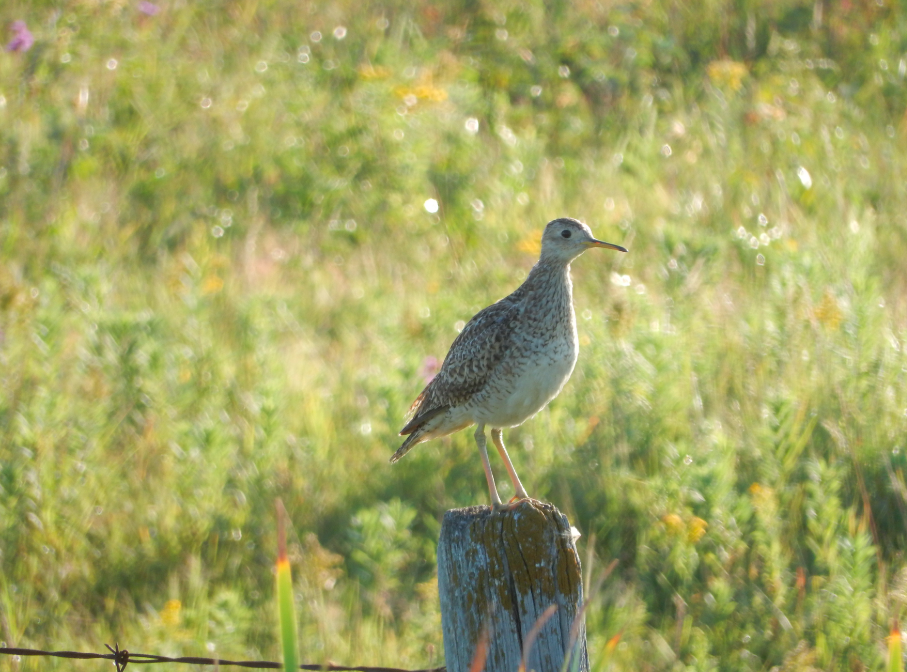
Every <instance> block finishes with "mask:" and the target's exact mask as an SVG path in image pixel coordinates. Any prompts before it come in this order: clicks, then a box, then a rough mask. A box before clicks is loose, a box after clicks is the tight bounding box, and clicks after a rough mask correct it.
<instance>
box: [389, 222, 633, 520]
mask: <svg viewBox="0 0 907 672" xmlns="http://www.w3.org/2000/svg"><path fill="white" fill-rule="evenodd" d="M593 247H601V248H606V249H610V250H618V251H620V252H626V251H627V249H626V248H625V247H621V246H620V245H615V244H613V243H606V242H604V241H601V240H597V239H596V238H595V237H594V236H593V235H592V231H591V229H590V228H589V227H588V226H587V225H586V224H584V223H583V222H580V221H578V220H576V219H573V218H570V217H560V218H558V219H555V220H552V221H550V222H548V224H547V225H546V226H545V230H544V232H543V233H542V249H541V255H540V256H539V260H538V262H537V263H536V264H535V266H533V268H532V270H531V271H530V272H529V275H528V276H527V277H526V280H525V281H524V282H523V284H522V285H520V286H519V288H517V290H516V291H514V292H513V293H512V294H510V295H509V296H506V297H504V298H503V299H501V300H500V301H498V302H497V303H494V304H492V305H490V306H488V307H487V308H485V309H483V310H481V311H479V312H478V313H477V314H476V315H475V317H473V318H472V319H471V320H470V321H469V322H468V323H466V325H465V326H464V327H463V329H462V330H461V331H460V334H459V335H458V336H457V337H456V339H454V342H453V344H452V345H451V346H450V351H449V352H448V353H447V356H446V357H445V358H444V362H443V363H442V364H441V368H440V370H439V371H438V373H437V375H435V377H434V378H433V379H432V380H431V381H430V382H429V383H428V384H427V385H426V386H425V389H423V390H422V392H421V394H419V396H418V397H416V400H415V401H414V402H413V403H412V406H410V409H409V412H408V413H407V415H406V419H407V420H408V421H407V422H406V425H405V426H404V427H403V429H401V430H400V436H406V440H405V441H404V442H403V445H401V446H400V448H399V449H398V450H397V452H395V453H394V455H393V457H391V458H390V461H391V463H394V462H397V461H398V460H399V459H400V458H401V457H403V456H404V455H405V454H406V453H407V452H409V450H410V449H411V448H413V447H414V446H416V445H418V444H420V443H423V442H425V441H430V440H432V439H437V438H440V437H443V436H447V435H449V434H453V433H454V432H458V431H460V430H462V429H466V428H467V427H470V426H472V425H477V429H476V431H475V441H476V445H477V447H478V449H479V455H480V456H481V458H482V466H483V468H484V470H485V479H486V481H487V482H488V492H489V495H490V497H491V505H492V509H493V510H495V511H499V510H502V509H506V508H507V506H508V505H505V504H502V503H501V498H500V496H499V494H498V491H497V488H496V486H495V481H494V475H493V474H492V471H491V464H490V462H489V460H488V449H487V442H488V437H487V436H486V434H485V428H486V427H488V428H490V429H491V440H492V442H493V443H494V446H495V448H496V449H497V451H498V453H499V454H500V456H501V459H502V460H503V461H504V466H505V467H506V468H507V473H508V475H509V476H510V481H511V482H512V483H513V487H514V490H515V495H514V497H513V499H512V500H511V502H510V503H513V502H516V501H520V500H524V499H529V495H528V494H527V493H526V489H525V488H524V487H523V484H522V483H521V482H520V478H519V476H518V475H517V473H516V470H515V469H514V467H513V463H512V462H511V461H510V456H509V455H508V454H507V449H506V448H505V447H504V441H503V430H504V429H505V428H510V427H517V426H519V425H521V424H523V422H525V421H526V420H528V419H529V418H531V417H532V416H534V415H535V414H536V413H538V412H539V411H541V410H542V409H543V408H545V406H547V405H548V402H550V401H551V400H552V399H554V398H555V397H556V396H557V395H558V394H559V393H560V391H561V389H562V388H563V387H564V384H565V383H566V382H567V380H568V379H569V378H570V374H572V373H573V368H574V366H575V365H576V360H577V357H578V355H579V339H578V337H577V333H576V315H575V313H574V311H573V283H572V281H571V279H570V264H571V262H573V260H574V259H576V258H577V257H579V256H580V255H581V254H582V253H583V252H585V251H586V250H588V249H590V248H593Z"/></svg>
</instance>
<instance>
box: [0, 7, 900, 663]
mask: <svg viewBox="0 0 907 672" xmlns="http://www.w3.org/2000/svg"><path fill="white" fill-rule="evenodd" d="M159 9H160V12H159V13H158V14H156V15H153V16H149V15H146V14H144V13H142V12H140V11H139V5H138V3H133V2H123V1H115V0H114V1H110V2H104V1H99V0H84V1H76V0H70V1H66V2H56V3H54V2H21V1H19V0H11V1H7V2H4V3H3V5H2V7H0V25H3V26H8V25H9V24H10V23H11V22H12V21H13V20H16V19H22V20H25V21H26V22H27V24H28V25H29V27H30V28H31V30H32V31H33V33H34V34H35V38H36V43H35V46H34V47H33V48H32V49H31V50H29V51H28V52H25V53H6V52H4V53H2V54H0V614H2V619H0V627H2V632H0V640H4V641H6V642H7V644H12V643H14V644H16V645H19V646H35V647H41V648H58V649H66V648H72V649H81V650H99V649H101V648H102V643H103V642H112V641H113V640H119V642H120V644H121V645H124V644H125V645H126V646H127V647H128V648H129V649H131V650H141V651H144V652H150V653H160V654H185V655H208V652H213V654H215V655H218V656H222V657H225V658H226V657H233V658H244V657H266V658H273V657H274V656H276V655H277V643H276V640H275V636H276V628H275V625H276V615H275V608H274V601H273V574H272V568H273V559H274V552H275V548H276V545H275V543H276V542H275V525H274V514H273V501H274V498H275V497H278V496H279V497H281V498H282V499H283V501H284V502H285V503H286V506H287V509H288V511H289V513H290V516H291V518H292V522H293V527H294V530H295V536H293V537H292V538H291V542H292V548H291V560H292V562H293V568H294V572H295V579H296V583H297V591H298V594H297V597H298V605H297V606H298V610H299V619H300V630H301V642H300V646H301V657H302V659H303V660H304V661H307V662H318V661H325V660H328V659H330V660H334V661H337V662H342V663H350V664H352V663H359V664H372V665H381V664H387V665H395V666H403V667H416V666H424V665H429V664H437V663H438V662H439V660H441V659H442V658H443V646H442V642H441V636H440V616H439V611H438V602H437V590H436V585H435V580H434V562H435V543H436V539H437V534H438V531H439V525H440V522H439V521H440V518H441V516H442V515H443V512H444V511H445V510H446V509H448V508H452V507H456V506H463V505H469V504H474V503H477V502H485V499H486V497H487V491H486V488H485V484H484V479H483V477H482V472H481V465H480V461H479V460H478V459H476V458H477V456H476V454H475V447H474V444H473V441H472V438H471V435H470V433H469V432H463V433H461V434H460V435H456V436H453V437H451V438H449V439H446V440H443V441H437V442H434V443H430V444H427V445H424V446H420V447H419V448H418V449H417V450H415V451H413V452H412V453H411V454H410V455H408V456H407V458H406V460H404V461H403V462H401V463H400V464H398V465H395V466H394V467H393V468H391V467H390V465H388V464H387V458H388V457H389V456H390V455H391V454H392V453H393V451H394V450H395V448H396V447H397V446H398V445H399V442H400V439H399V438H398V437H397V436H396V431H397V430H398V429H399V428H400V427H401V425H402V416H403V414H404V412H405V410H406V409H407V408H408V405H409V403H410V402H411V400H412V398H413V397H414V396H415V395H416V394H417V393H418V391H419V390H420V389H421V386H422V384H423V375H424V373H423V367H424V364H425V362H426V360H427V358H429V357H431V356H434V357H438V358H441V357H443V355H444V353H445V352H446V349H447V347H448V346H449V344H450V342H451V341H452V340H453V338H454V337H455V335H456V333H457V331H456V329H457V325H458V322H460V321H463V320H467V319H469V317H471V316H472V315H473V314H474V312H476V311H477V310H478V309H480V308H482V307H483V306H484V305H487V304H488V303H490V302H492V301H494V300H497V299H498V298H500V297H501V296H503V295H504V294H506V293H508V292H510V291H512V289H513V288H515V287H516V286H517V285H518V284H519V283H520V282H521V280H522V279H523V277H525V274H526V272H527V271H528V269H529V268H530V267H531V265H532V263H533V262H534V260H535V256H536V254H537V252H538V239H539V236H540V232H541V229H542V227H543V226H544V224H545V223H546V222H547V221H548V220H549V219H552V218H553V217H556V216H561V215H570V216H574V217H579V218H582V219H584V220H585V221H587V222H588V223H589V224H590V225H591V226H592V228H593V231H594V232H595V233H596V234H597V235H598V237H600V238H603V239H605V240H609V241H612V242H615V243H620V244H623V245H626V246H627V247H629V248H630V250H631V252H630V254H628V255H616V254H609V253H605V252H600V251H599V252H591V253H589V254H587V255H585V256H584V257H583V258H582V259H580V260H579V261H578V262H577V263H576V264H575V265H574V282H575V286H576V307H577V314H578V320H579V331H580V338H581V340H582V350H581V354H580V359H579V363H578V365H577V369H576V371H575V373H574V375H573V378H572V380H571V382H570V383H569V384H568V386H567V387H566V388H565V390H564V392H563V393H562V394H561V396H560V397H559V398H558V399H557V400H556V401H555V402H554V403H552V404H551V406H550V407H549V408H548V409H546V410H545V411H543V412H542V413H541V414H539V416H537V417H536V418H535V419H533V420H531V421H529V422H527V423H526V424H525V425H524V426H522V427H520V428H518V429H515V430H511V431H509V432H507V433H506V436H505V441H507V442H508V445H510V446H512V451H511V454H512V455H513V457H514V462H515V464H516V466H517V468H518V470H519V471H520V474H521V476H522V478H523V482H524V484H525V485H526V487H527V488H528V489H529V491H530V492H531V493H532V494H533V495H535V496H537V497H541V498H545V499H549V500H550V501H552V502H554V503H555V504H556V505H557V506H559V507H560V508H561V509H562V510H564V511H565V512H567V513H568V515H569V517H570V519H571V522H572V523H574V524H575V525H576V526H577V527H578V528H579V529H580V530H581V531H582V533H583V535H584V536H583V537H582V539H581V541H580V546H581V553H582V554H583V557H584V558H585V567H584V569H585V571H586V572H587V574H588V575H589V576H590V577H594V576H595V575H596V574H597V573H598V572H599V571H601V569H602V568H603V567H605V566H606V565H607V564H609V563H610V562H612V561H613V560H615V559H616V560H619V563H618V565H617V569H616V570H615V572H614V573H613V574H612V575H611V576H610V578H609V579H608V580H607V581H606V582H605V584H604V587H603V591H602V593H601V594H600V595H599V596H598V598H597V599H596V600H595V602H594V604H593V605H592V606H591V608H590V611H589V615H588V628H589V639H590V654H591V658H592V664H593V668H594V669H595V670H608V669H611V670H668V669H671V670H675V669H676V670H680V669H691V670H692V669H695V670H706V669H722V670H736V669H740V670H766V669H769V668H772V667H775V666H779V667H780V666H783V669H785V670H809V669H814V668H816V669H823V670H860V669H879V668H880V667H881V666H882V665H883V664H884V663H885V660H886V647H885V637H886V636H887V634H888V631H889V627H890V626H891V624H892V623H893V622H894V621H895V619H901V620H904V617H905V610H907V561H905V557H904V551H905V548H907V484H905V478H904V471H905V468H907V443H905V436H907V385H905V382H907V354H905V341H907V300H905V297H907V263H905V259H907V224H905V221H907V220H905V213H907V190H905V179H907V152H905V149H907V147H905V145H907V124H905V118H904V113H905V107H907V88H905V75H907V16H905V14H904V12H903V11H902V9H901V8H900V6H899V5H897V4H890V3H889V2H887V0H884V1H883V0H879V2H869V3H862V2H861V3H847V2H844V3H826V2H823V1H822V0H819V1H818V2H815V3H806V2H801V1H797V0H776V1H775V2H759V1H757V0H738V1H736V2H730V1H720V0H707V1H706V2H701V3H672V2H668V1H667V0H652V1H651V2H644V3H625V4H622V3H612V2H607V1H603V2H600V3H594V2H579V3H566V2H550V3H542V2H529V3H527V2H522V1H521V2H515V1H514V2H508V1H506V0H505V1H502V2H498V3H493V2H485V3H482V2H474V1H472V0H456V1H454V2H449V3H439V2H431V1H430V0H420V1H419V2H415V3H410V2H393V1H389V2H365V3H362V2H351V1H348V0H338V1H337V2H334V3H330V4H328V3H322V2H312V3H302V4H300V3H296V2H288V1H286V0H271V1H262V2H255V1H253V0H239V1H237V2H231V3H224V4H221V3H215V2H198V3H195V2H193V3H187V2H181V1H179V0H173V1H172V2H162V3H161V4H160V6H159ZM429 198H434V199H436V200H437V201H438V202H439V204H440V209H439V211H438V212H437V213H436V214H432V213H429V212H427V211H426V209H425V208H424V206H423V204H424V202H425V201H426V200H427V199H429ZM495 465H496V469H497V471H498V472H500V475H501V477H502V478H503V476H504V472H503V470H501V469H500V465H499V463H498V462H495ZM504 481H505V482H506V479H504ZM504 492H505V493H507V492H509V489H508V488H507V487H505V488H504ZM10 666H11V663H10V662H9V661H2V662H0V667H3V669H11V668H10ZM96 667H97V663H82V664H78V663H75V664H74V663H71V662H66V663H53V662H48V661H23V662H22V663H21V666H20V667H17V668H14V669H39V668H40V669H57V668H60V669H64V668H65V669H85V670H88V669H92V670H93V669H96Z"/></svg>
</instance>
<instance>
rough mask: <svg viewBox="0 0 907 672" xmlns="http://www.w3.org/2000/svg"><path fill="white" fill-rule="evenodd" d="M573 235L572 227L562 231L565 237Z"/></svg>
mask: <svg viewBox="0 0 907 672" xmlns="http://www.w3.org/2000/svg"><path fill="white" fill-rule="evenodd" d="M572 235H573V234H572V233H571V232H570V229H564V230H563V231H561V236H562V237H564V238H569V237H570V236H572Z"/></svg>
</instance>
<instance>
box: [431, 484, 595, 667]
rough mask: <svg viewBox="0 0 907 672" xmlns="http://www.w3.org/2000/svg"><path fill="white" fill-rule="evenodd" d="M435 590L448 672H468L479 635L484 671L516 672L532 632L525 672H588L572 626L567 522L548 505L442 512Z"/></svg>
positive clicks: (578, 596) (574, 595)
mask: <svg viewBox="0 0 907 672" xmlns="http://www.w3.org/2000/svg"><path fill="white" fill-rule="evenodd" d="M438 588H439V591H440V597H441V620H442V628H443V631H444V652H445V657H446V659H447V669H448V670H449V672H468V671H469V669H470V666H471V664H472V662H473V659H474V657H475V655H476V652H477V651H478V650H479V648H480V647H479V642H480V640H481V638H482V634H483V631H484V630H485V629H486V628H488V638H487V641H488V646H487V652H486V656H487V657H486V661H485V670H486V671H487V672H516V671H517V670H518V669H519V667H520V664H521V662H522V660H523V655H524V647H525V645H526V642H527V640H528V639H529V638H530V637H531V635H530V633H532V631H533V628H536V630H537V637H536V638H535V640H534V642H532V646H531V649H530V650H529V651H528V655H527V659H526V667H525V669H526V670H527V672H528V671H530V670H536V671H537V672H560V670H562V669H563V667H564V661H565V660H567V661H569V662H570V664H569V667H568V668H567V669H568V670H571V671H573V670H577V671H579V672H586V671H587V670H588V669H589V661H588V656H587V653H586V633H585V627H584V626H583V624H582V623H576V621H577V617H578V616H580V612H581V608H582V603H583V586H582V572H581V568H580V562H579V556H578V555H577V553H576V545H575V544H574V540H573V536H572V534H571V531H570V524H569V523H568V521H567V517H566V516H565V515H564V514H562V513H561V512H560V511H558V510H557V509H556V508H555V507H554V506H553V505H551V504H547V503H543V502H538V501H535V500H525V501H523V502H520V503H519V504H517V505H516V506H514V507H513V509H511V510H509V511H505V512H502V513H492V512H491V509H490V508H489V507H487V506H474V507H469V508H465V509H454V510H452V511H448V512H447V513H446V514H445V515H444V522H443V524H442V527H441V539H440V541H439V543H438ZM551 605H555V607H556V609H555V610H554V611H553V613H551V610H550V609H549V608H550V607H551ZM545 618H547V620H545Z"/></svg>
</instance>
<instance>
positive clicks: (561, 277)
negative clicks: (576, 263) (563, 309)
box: [524, 259, 573, 306]
mask: <svg viewBox="0 0 907 672" xmlns="http://www.w3.org/2000/svg"><path fill="white" fill-rule="evenodd" d="M524 285H525V286H526V288H527V289H529V290H530V291H532V292H540V293H542V294H545V295H546V297H545V298H546V300H547V301H550V302H551V303H555V304H556V303H566V304H567V305H569V306H572V305H573V283H572V282H571V280H570V262H567V263H563V262H561V261H555V262H551V261H548V260H546V259H540V260H539V262H538V263H537V264H536V265H535V266H533V267H532V270H531V271H529V277H527V278H526V282H525V283H524Z"/></svg>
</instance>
